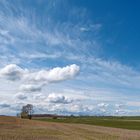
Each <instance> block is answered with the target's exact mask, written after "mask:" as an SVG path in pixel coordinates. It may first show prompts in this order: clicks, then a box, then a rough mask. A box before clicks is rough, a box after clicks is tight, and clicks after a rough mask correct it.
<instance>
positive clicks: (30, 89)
mask: <svg viewBox="0 0 140 140" xmlns="http://www.w3.org/2000/svg"><path fill="white" fill-rule="evenodd" d="M41 88H42V85H21V86H20V88H19V89H20V90H21V91H24V92H37V91H41Z"/></svg>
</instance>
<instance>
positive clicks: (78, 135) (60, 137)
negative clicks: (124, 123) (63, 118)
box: [0, 116, 140, 140]
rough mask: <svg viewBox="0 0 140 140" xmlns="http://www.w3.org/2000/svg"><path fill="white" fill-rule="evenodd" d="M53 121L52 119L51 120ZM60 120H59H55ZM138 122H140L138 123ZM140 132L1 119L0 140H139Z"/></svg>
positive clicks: (9, 118) (13, 118) (82, 125)
mask: <svg viewBox="0 0 140 140" xmlns="http://www.w3.org/2000/svg"><path fill="white" fill-rule="evenodd" d="M50 120H51V119H50ZM56 120H59V119H55V121H56ZM52 121H54V119H52ZM137 122H138V121H137ZM139 139H140V131H138V130H128V129H120V128H111V127H103V126H96V125H88V124H75V123H63V122H62V123H58V122H48V121H46V120H45V121H39V120H27V119H19V118H16V117H6V116H1V117H0V140H139Z"/></svg>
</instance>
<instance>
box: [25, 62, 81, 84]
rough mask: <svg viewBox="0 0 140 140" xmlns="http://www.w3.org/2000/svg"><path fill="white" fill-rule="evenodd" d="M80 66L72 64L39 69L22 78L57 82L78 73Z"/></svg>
mask: <svg viewBox="0 0 140 140" xmlns="http://www.w3.org/2000/svg"><path fill="white" fill-rule="evenodd" d="M79 70H80V67H79V66H77V65H75V64H73V65H70V66H66V67H63V68H61V67H56V68H53V69H51V70H40V71H38V72H34V73H28V74H26V75H25V77H24V79H25V80H29V81H35V82H41V81H42V82H48V83H51V82H59V81H63V80H67V79H71V78H73V77H74V76H76V75H77V74H78V73H79Z"/></svg>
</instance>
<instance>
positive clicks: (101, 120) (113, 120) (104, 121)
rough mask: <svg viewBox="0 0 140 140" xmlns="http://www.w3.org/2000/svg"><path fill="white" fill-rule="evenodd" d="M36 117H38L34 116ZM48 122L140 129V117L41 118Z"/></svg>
mask: <svg viewBox="0 0 140 140" xmlns="http://www.w3.org/2000/svg"><path fill="white" fill-rule="evenodd" d="M34 119H36V118H34ZM38 120H41V121H47V122H62V123H78V124H90V125H98V126H106V127H115V128H123V129H130V130H140V117H137V116H134V117H87V116H85V117H84V116H83V117H66V118H63V119H59V118H58V119H50V118H39V119H38Z"/></svg>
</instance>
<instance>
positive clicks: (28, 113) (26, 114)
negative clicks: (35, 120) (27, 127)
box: [21, 104, 33, 119]
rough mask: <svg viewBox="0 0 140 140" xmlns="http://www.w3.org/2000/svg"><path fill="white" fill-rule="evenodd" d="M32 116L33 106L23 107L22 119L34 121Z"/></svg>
mask: <svg viewBox="0 0 140 140" xmlns="http://www.w3.org/2000/svg"><path fill="white" fill-rule="evenodd" d="M32 114H33V105H32V104H27V105H25V106H23V107H22V109H21V118H29V119H32Z"/></svg>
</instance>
